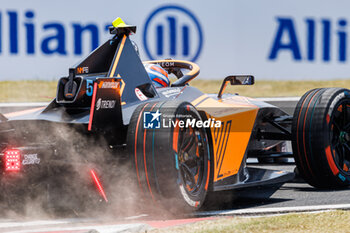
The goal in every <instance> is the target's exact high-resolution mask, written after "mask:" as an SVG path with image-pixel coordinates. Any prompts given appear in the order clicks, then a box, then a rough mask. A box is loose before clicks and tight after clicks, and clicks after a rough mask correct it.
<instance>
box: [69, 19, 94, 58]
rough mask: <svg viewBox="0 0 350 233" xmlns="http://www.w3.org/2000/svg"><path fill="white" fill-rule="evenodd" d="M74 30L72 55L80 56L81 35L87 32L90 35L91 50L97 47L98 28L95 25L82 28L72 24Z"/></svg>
mask: <svg viewBox="0 0 350 233" xmlns="http://www.w3.org/2000/svg"><path fill="white" fill-rule="evenodd" d="M73 28H74V53H75V54H77V55H80V54H82V48H81V47H82V34H83V32H84V31H89V32H90V35H91V50H94V49H95V48H97V47H98V28H97V26H96V25H93V24H88V25H86V26H82V25H80V24H73Z"/></svg>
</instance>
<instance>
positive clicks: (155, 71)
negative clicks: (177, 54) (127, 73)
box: [144, 64, 170, 87]
mask: <svg viewBox="0 0 350 233" xmlns="http://www.w3.org/2000/svg"><path fill="white" fill-rule="evenodd" d="M144 66H145V69H146V71H147V73H148V76H149V78H150V79H151V80H152V82H153V85H154V86H155V87H168V86H169V85H170V80H169V78H168V73H167V72H166V71H165V70H164V69H163V68H162V67H161V66H160V65H157V64H144Z"/></svg>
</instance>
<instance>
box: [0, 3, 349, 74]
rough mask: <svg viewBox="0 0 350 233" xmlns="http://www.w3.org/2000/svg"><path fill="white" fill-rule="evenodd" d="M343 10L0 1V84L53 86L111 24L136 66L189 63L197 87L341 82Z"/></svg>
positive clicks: (340, 6)
mask: <svg viewBox="0 0 350 233" xmlns="http://www.w3.org/2000/svg"><path fill="white" fill-rule="evenodd" d="M348 9H350V2H348V1H336V2H331V1H316V0H309V1H302V0H294V1H283V2H281V1H277V0H251V1H239V0H220V1H217V2H215V3H213V1H203V0H202V1H201V0H188V1H184V0H182V1H181V0H180V1H163V0H150V1H142V0H139V1H132V0H130V1H115V0H114V1H111V0H107V1H91V0H86V1H77V0H76V1H68V0H61V1H41V0H31V1H25V0H17V1H11V0H2V1H1V5H0V80H19V79H46V80H53V79H57V78H59V77H60V76H65V75H67V73H68V67H69V66H70V65H72V64H74V63H76V62H77V61H79V59H81V58H82V57H83V56H85V55H87V54H88V53H89V52H91V51H92V50H93V49H94V48H96V47H97V46H98V45H100V44H101V43H103V41H104V40H106V39H107V38H109V37H110V35H109V34H108V26H109V25H110V24H111V21H112V20H113V19H114V18H116V17H117V16H119V17H122V18H123V19H124V21H126V22H127V23H128V24H133V25H137V27H138V28H137V33H136V35H134V36H133V37H132V39H133V40H134V41H135V42H136V43H137V44H138V47H139V49H140V55H141V58H142V59H143V60H148V59H164V58H175V59H185V60H190V61H194V62H197V63H198V64H199V65H200V67H201V75H200V77H202V78H216V79H220V78H223V77H225V76H226V75H229V74H253V75H255V76H256V78H257V80H261V79H289V80H290V79H293V80H294V79H298V80H305V79H335V78H350V72H349V71H350V69H349V68H350V57H349V56H350V55H349V51H348V50H349V45H348V44H349V35H348V34H349V28H350V27H349V26H350V16H348V12H347V11H348Z"/></svg>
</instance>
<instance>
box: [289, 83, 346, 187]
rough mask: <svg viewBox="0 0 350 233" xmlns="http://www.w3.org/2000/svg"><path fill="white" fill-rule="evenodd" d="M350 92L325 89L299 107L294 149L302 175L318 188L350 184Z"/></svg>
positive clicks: (310, 94) (311, 93)
mask: <svg viewBox="0 0 350 233" xmlns="http://www.w3.org/2000/svg"><path fill="white" fill-rule="evenodd" d="M349 108H350V91H349V90H347V89H343V88H322V89H315V90H311V91H309V92H307V93H306V94H305V95H304V96H303V97H302V98H301V99H300V101H299V103H298V104H297V107H296V109H295V112H294V116H293V124H292V135H293V139H292V146H293V153H294V158H295V161H296V165H297V168H298V171H299V172H300V175H301V176H302V177H303V178H304V179H305V180H306V181H307V182H308V183H309V184H310V185H312V186H314V187H317V188H341V187H345V186H349V185H350V170H349V168H350V109H349Z"/></svg>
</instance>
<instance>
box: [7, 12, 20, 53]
mask: <svg viewBox="0 0 350 233" xmlns="http://www.w3.org/2000/svg"><path fill="white" fill-rule="evenodd" d="M7 14H8V16H9V22H10V53H12V54H16V53H18V16H17V13H16V12H13V11H9V12H7Z"/></svg>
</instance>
